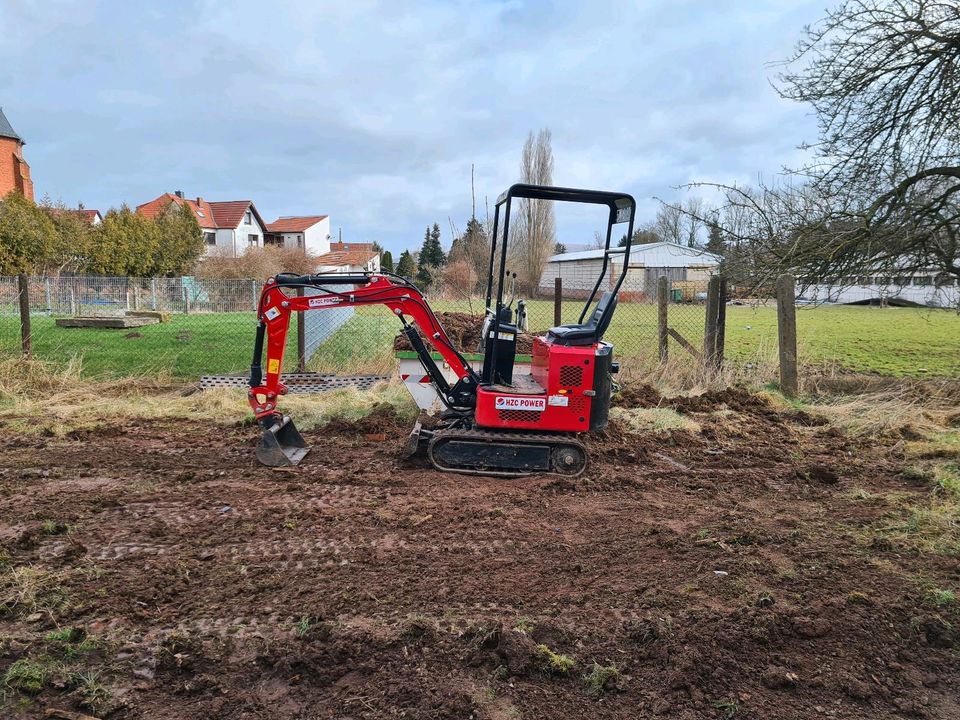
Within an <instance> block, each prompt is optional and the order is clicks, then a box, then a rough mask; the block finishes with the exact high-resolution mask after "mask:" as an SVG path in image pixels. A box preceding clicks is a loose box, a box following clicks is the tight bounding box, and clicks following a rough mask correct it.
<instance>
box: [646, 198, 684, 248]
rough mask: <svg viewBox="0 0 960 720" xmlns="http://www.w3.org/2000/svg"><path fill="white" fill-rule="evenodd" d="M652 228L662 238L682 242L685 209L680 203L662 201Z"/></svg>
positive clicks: (666, 240) (667, 240) (677, 242)
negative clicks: (672, 203)
mask: <svg viewBox="0 0 960 720" xmlns="http://www.w3.org/2000/svg"><path fill="white" fill-rule="evenodd" d="M652 229H653V231H654V232H655V233H656V234H657V237H659V238H660V239H661V240H663V241H665V242H672V243H676V244H678V245H680V244H682V243H683V240H684V231H683V210H682V209H681V208H680V206H679V205H670V204H667V203H661V204H660V207H659V208H658V209H657V217H656V219H655V220H654V221H653V228H652Z"/></svg>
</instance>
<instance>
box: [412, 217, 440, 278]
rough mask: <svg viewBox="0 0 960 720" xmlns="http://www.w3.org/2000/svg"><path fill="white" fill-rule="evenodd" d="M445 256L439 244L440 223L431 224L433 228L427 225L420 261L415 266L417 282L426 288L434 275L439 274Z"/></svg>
mask: <svg viewBox="0 0 960 720" xmlns="http://www.w3.org/2000/svg"><path fill="white" fill-rule="evenodd" d="M446 261H447V258H446V256H445V255H444V254H443V247H442V246H441V245H440V225H438V224H437V223H434V224H433V229H431V228H430V227H427V231H426V232H425V233H424V235H423V247H422V248H420V262H419V265H418V267H417V283H418V284H419V285H420V286H421V287H423V288H428V287H430V285H431V284H433V280H434V278H435V277H438V276H439V273H438V272H437V270H439V269H440V268H441V267H443V265H444V264H445V263H446Z"/></svg>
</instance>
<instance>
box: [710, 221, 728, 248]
mask: <svg viewBox="0 0 960 720" xmlns="http://www.w3.org/2000/svg"><path fill="white" fill-rule="evenodd" d="M724 249H725V248H724V242H723V232H722V231H721V230H720V226H719V225H717V224H713V225H711V226H710V233H709V234H708V235H707V252H712V253H715V254H717V255H721V254H723V251H724Z"/></svg>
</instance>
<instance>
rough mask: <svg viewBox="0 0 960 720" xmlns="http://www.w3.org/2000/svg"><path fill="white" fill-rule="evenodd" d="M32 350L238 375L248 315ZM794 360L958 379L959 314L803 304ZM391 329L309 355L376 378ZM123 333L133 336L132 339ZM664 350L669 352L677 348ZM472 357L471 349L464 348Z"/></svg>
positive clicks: (155, 370)
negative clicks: (799, 356) (797, 348)
mask: <svg viewBox="0 0 960 720" xmlns="http://www.w3.org/2000/svg"><path fill="white" fill-rule="evenodd" d="M434 307H435V309H436V310H437V311H438V312H439V311H445V310H458V311H469V310H470V309H472V310H473V311H474V312H476V311H478V310H479V307H480V306H479V304H478V303H476V302H474V303H473V304H472V305H470V304H468V303H467V302H466V301H463V302H459V301H442V300H441V301H437V302H435V303H434ZM528 308H529V318H530V328H531V330H534V331H536V330H543V329H545V328H548V327H549V326H550V325H551V324H552V322H553V304H552V302H549V301H533V302H530V303H529V304H528ZM579 308H580V305H579V304H578V303H576V302H574V301H568V302H566V303H565V304H564V308H563V318H562V319H563V321H564V322H573V321H575V320H576V316H577V314H578V312H579ZM32 323H33V348H34V355H35V356H36V357H38V358H42V359H48V360H53V361H57V362H67V361H69V360H70V359H71V358H73V357H75V356H81V357H82V360H83V369H84V373H85V374H86V375H88V376H92V377H101V376H104V377H107V376H108V377H119V376H125V375H132V374H161V373H167V374H170V375H172V376H174V377H177V378H185V379H187V378H196V377H198V376H200V375H204V374H222V373H243V372H246V370H247V368H248V367H249V364H250V354H251V351H252V348H253V334H254V320H253V316H252V313H221V314H200V313H198V314H192V315H174V316H173V319H172V321H171V322H170V323H163V324H160V325H149V326H146V327H142V328H137V329H136V330H134V331H128V330H94V329H63V328H58V327H56V326H55V325H54V322H53V320H52V319H50V318H46V317H42V316H34V317H33V319H32ZM670 324H671V326H672V327H674V328H675V329H676V330H677V331H678V332H680V333H681V334H682V335H683V336H684V337H686V338H687V339H688V340H689V341H690V342H691V343H692V344H693V345H694V346H700V345H702V342H703V308H702V307H701V306H693V305H674V306H671V308H670ZM797 325H798V333H799V344H800V354H801V360H802V362H804V363H808V364H818V365H822V364H829V365H834V366H837V367H839V368H843V369H847V370H853V371H858V372H872V373H880V374H884V375H894V376H916V377H960V315H957V313H954V312H950V311H944V310H928V309H915V308H885V309H879V308H869V307H847V306H837V307H832V306H831V307H826V306H825V307H802V308H800V309H798V312H797ZM398 329H399V323H398V322H397V321H396V319H395V318H393V317H392V316H391V315H390V313H389V311H387V310H386V309H385V308H379V307H369V308H358V309H357V311H356V314H355V315H354V317H353V318H351V319H350V320H349V321H348V322H347V323H346V324H345V325H344V326H343V327H341V328H340V329H339V330H338V331H337V332H336V333H334V335H333V336H331V337H330V338H329V339H328V340H327V341H326V342H325V343H324V344H323V345H322V346H321V348H320V349H319V350H318V351H317V353H316V354H315V355H314V356H313V358H312V359H311V361H310V367H311V368H312V369H316V370H322V371H329V372H340V373H344V374H346V373H361V372H378V371H379V372H384V371H387V370H388V369H389V368H390V367H391V365H392V358H393V350H392V340H393V337H394V335H396V333H397V331H398ZM776 331H777V319H776V311H775V309H774V308H773V307H772V306H762V307H746V306H735V305H731V306H728V307H727V340H726V349H727V358H728V360H729V361H730V362H733V363H738V364H746V363H761V362H769V361H771V360H772V359H773V358H774V357H775V353H776V334H777V332H776ZM19 332H20V329H19V321H18V319H17V318H16V317H9V316H7V317H2V318H0V351H3V352H10V353H16V352H18V348H19ZM131 333H135V334H133V335H131ZM656 337H657V327H656V308H655V307H654V306H652V305H641V304H637V303H624V304H621V305H620V307H619V308H618V309H617V314H616V316H615V317H614V320H613V324H612V326H611V328H610V330H609V331H608V334H607V339H608V340H610V341H611V342H613V343H614V345H615V346H616V347H617V354H618V355H619V356H620V357H629V356H642V357H645V358H647V359H651V360H652V359H653V358H654V357H655V355H656V352H657V341H656ZM295 343H296V333H295V332H291V333H290V338H289V342H288V351H287V358H286V363H285V364H286V366H287V367H292V362H293V361H294V359H295V358H294V356H295V350H294V348H295ZM670 343H671V353H675V354H677V355H681V356H682V355H683V353H684V351H683V350H682V349H681V348H680V347H679V346H678V345H676V344H675V343H674V342H673V340H671V341H670ZM467 349H468V350H472V348H467Z"/></svg>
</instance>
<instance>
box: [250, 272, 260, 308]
mask: <svg viewBox="0 0 960 720" xmlns="http://www.w3.org/2000/svg"><path fill="white" fill-rule="evenodd" d="M250 297H251V298H253V311H254V312H256V311H257V301H258V300H259V298H258V297H257V281H256V280H254V279H251V280H250Z"/></svg>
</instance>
